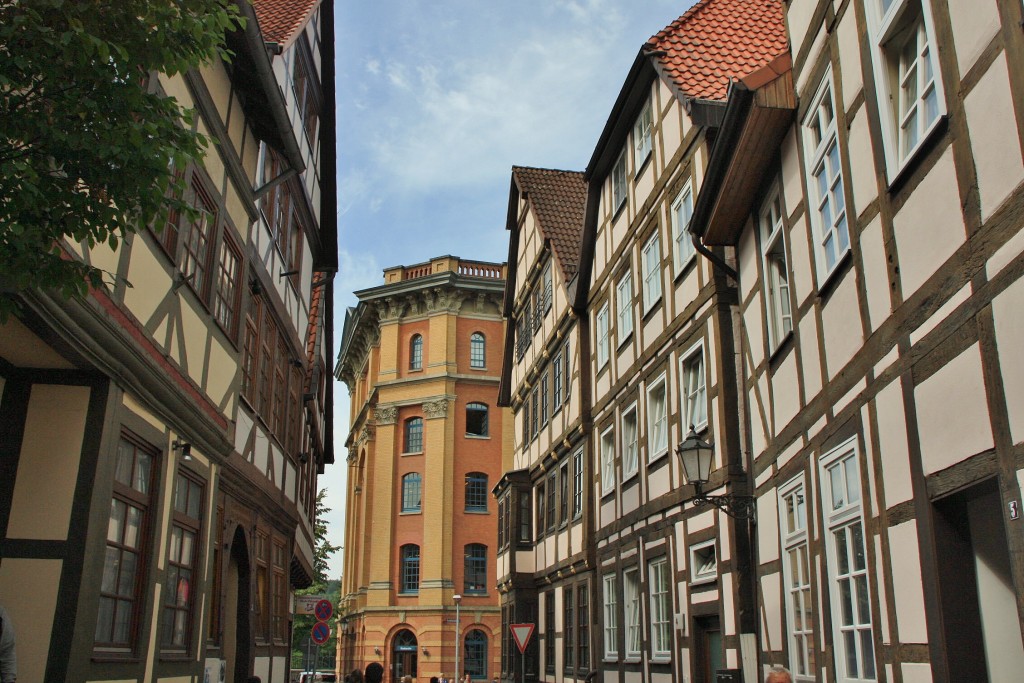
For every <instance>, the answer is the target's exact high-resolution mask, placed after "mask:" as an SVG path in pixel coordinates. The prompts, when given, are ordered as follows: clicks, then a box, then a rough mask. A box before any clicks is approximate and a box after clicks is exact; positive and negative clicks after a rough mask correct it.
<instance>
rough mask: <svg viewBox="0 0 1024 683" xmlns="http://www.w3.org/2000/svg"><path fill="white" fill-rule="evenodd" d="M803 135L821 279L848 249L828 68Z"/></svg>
mask: <svg viewBox="0 0 1024 683" xmlns="http://www.w3.org/2000/svg"><path fill="white" fill-rule="evenodd" d="M804 137H805V139H806V141H807V142H806V145H805V148H806V150H807V152H806V154H807V166H808V169H807V171H808V172H807V175H808V182H809V183H810V184H811V187H810V188H809V196H810V204H811V207H812V208H811V216H812V223H813V224H814V231H815V238H816V239H815V242H816V244H817V246H816V252H817V255H818V276H819V280H820V281H823V280H824V279H825V278H827V277H828V276H829V275H830V274H831V273H832V272H833V271H834V270H835V268H836V266H837V265H838V264H839V259H840V258H842V256H843V254H845V253H846V252H847V251H848V250H849V249H850V235H849V231H848V228H847V225H846V197H845V196H844V195H843V169H842V165H841V164H840V161H839V140H838V137H837V135H836V116H835V104H834V102H833V99H832V72H831V71H829V72H828V74H827V75H826V76H825V80H824V82H822V84H821V87H820V89H819V92H818V94H817V96H816V97H815V98H814V100H813V101H812V104H811V107H810V109H809V110H808V112H807V118H806V119H805V120H804Z"/></svg>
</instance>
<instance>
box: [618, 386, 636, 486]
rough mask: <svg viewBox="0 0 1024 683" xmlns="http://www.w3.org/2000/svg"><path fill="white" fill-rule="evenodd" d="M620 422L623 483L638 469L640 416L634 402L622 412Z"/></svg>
mask: <svg viewBox="0 0 1024 683" xmlns="http://www.w3.org/2000/svg"><path fill="white" fill-rule="evenodd" d="M630 416H632V418H631V417H630ZM621 421H622V429H621V430H620V434H621V435H622V436H621V438H622V480H623V481H625V480H626V479H629V478H630V477H632V476H633V475H634V474H636V473H637V471H638V470H639V469H640V415H639V411H638V409H637V404H636V401H634V402H633V403H631V404H630V406H629V407H628V408H626V409H625V410H624V411H622V418H621ZM630 424H632V427H630Z"/></svg>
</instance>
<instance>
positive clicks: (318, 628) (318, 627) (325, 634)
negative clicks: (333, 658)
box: [309, 621, 331, 645]
mask: <svg viewBox="0 0 1024 683" xmlns="http://www.w3.org/2000/svg"><path fill="white" fill-rule="evenodd" d="M309 635H310V637H311V638H312V639H313V642H314V643H316V644H317V645H323V644H324V643H326V642H327V639H328V638H330V637H331V627H330V626H328V625H327V624H325V623H324V622H322V621H318V622H316V623H315V624H314V625H313V630H312V631H310V634H309Z"/></svg>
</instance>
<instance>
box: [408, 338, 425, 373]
mask: <svg viewBox="0 0 1024 683" xmlns="http://www.w3.org/2000/svg"><path fill="white" fill-rule="evenodd" d="M409 369H410V370H422V369H423V336H422V335H419V334H414V335H413V336H412V339H410V340H409Z"/></svg>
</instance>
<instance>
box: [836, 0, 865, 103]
mask: <svg viewBox="0 0 1024 683" xmlns="http://www.w3.org/2000/svg"><path fill="white" fill-rule="evenodd" d="M836 4H837V5H838V4H839V3H836ZM837 35H838V38H839V54H841V55H842V58H843V61H842V62H841V64H840V71H841V72H842V84H843V108H844V109H845V110H846V111H849V110H850V107H852V106H853V101H854V100H855V99H856V98H857V95H858V94H859V93H860V91H861V88H862V84H863V81H864V79H863V77H862V76H861V72H860V38H859V36H858V35H857V13H856V12H855V11H854V9H853V6H852V5H850V6H848V7H847V8H846V13H845V14H844V15H843V19H842V21H840V22H839V30H838V32H837ZM861 111H863V109H862V110H861Z"/></svg>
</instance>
